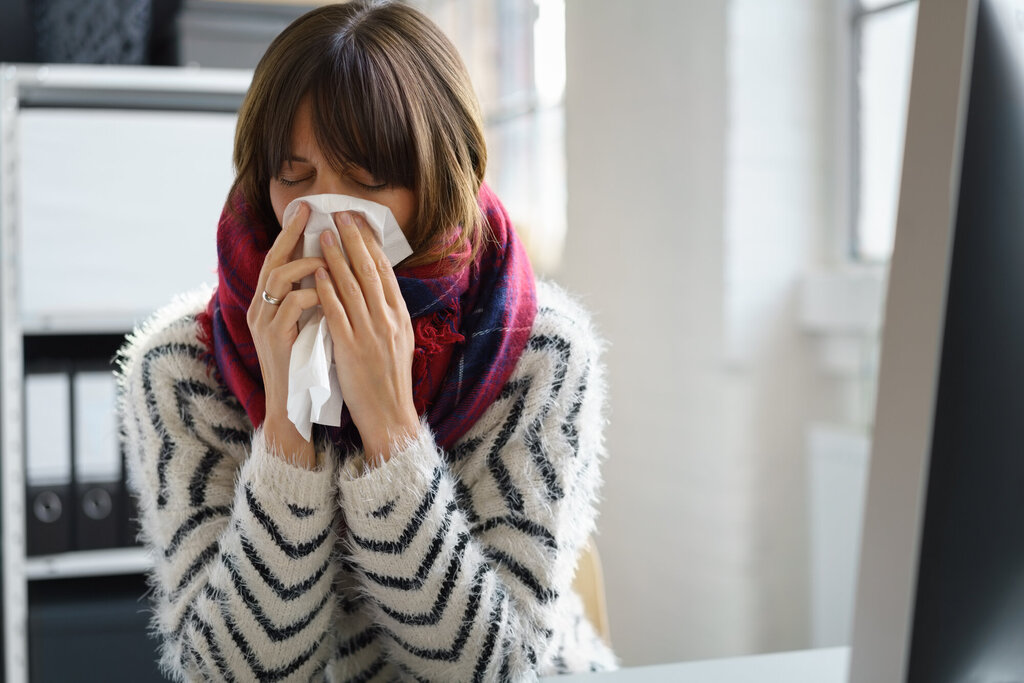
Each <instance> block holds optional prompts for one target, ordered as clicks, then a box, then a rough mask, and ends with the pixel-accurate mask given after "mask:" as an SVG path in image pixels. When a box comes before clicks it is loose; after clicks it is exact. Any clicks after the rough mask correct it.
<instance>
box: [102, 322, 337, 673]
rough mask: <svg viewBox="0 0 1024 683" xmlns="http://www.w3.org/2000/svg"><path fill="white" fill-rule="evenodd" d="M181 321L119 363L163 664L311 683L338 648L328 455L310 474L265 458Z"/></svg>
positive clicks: (159, 329) (148, 336) (138, 344)
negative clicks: (333, 627) (333, 625)
mask: <svg viewBox="0 0 1024 683" xmlns="http://www.w3.org/2000/svg"><path fill="white" fill-rule="evenodd" d="M180 312H181V311H180V310H179V311H171V312H166V311H165V312H164V313H163V314H162V315H158V317H157V319H155V320H154V321H153V322H151V323H150V324H149V325H147V326H146V327H144V328H143V329H142V330H140V331H138V332H136V334H135V335H134V337H133V338H132V339H131V340H130V341H129V344H128V345H127V346H126V348H125V349H124V350H123V351H122V354H121V359H120V360H121V369H120V378H119V379H120V391H121V394H120V413H121V420H122V430H123V438H124V443H125V450H126V457H127V467H128V474H129V482H130V486H131V487H132V490H133V493H134V494H135V495H136V496H137V497H138V500H139V508H140V515H141V520H140V521H141V526H142V537H143V540H144V541H145V543H146V545H147V547H148V548H149V551H150V553H151V555H152V558H153V562H154V568H153V570H152V572H151V575H150V583H151V586H152V591H153V596H152V599H153V601H154V607H155V614H154V619H153V628H154V630H155V631H157V635H158V637H159V638H160V640H161V642H162V645H161V666H162V668H163V670H164V671H165V673H166V674H167V675H169V676H171V677H172V678H174V679H176V680H189V681H192V680H236V681H241V680H257V679H258V680H268V681H269V680H275V681H277V680H302V681H305V680H309V678H310V677H311V675H312V674H313V673H314V672H317V671H319V670H321V669H322V668H323V666H324V662H325V661H326V660H327V659H328V657H329V655H330V648H331V643H330V640H331V639H330V638H329V637H327V636H328V635H329V633H330V625H331V621H332V618H333V611H334V601H333V600H332V599H331V598H332V592H331V583H332V581H333V574H334V571H335V570H334V563H332V562H331V554H332V548H333V545H334V540H335V534H334V530H333V523H332V522H333V518H334V512H335V509H336V503H335V500H336V489H335V485H334V479H335V469H334V467H333V466H332V465H331V464H330V463H331V462H332V461H333V459H329V458H328V459H325V460H327V462H328V464H327V465H325V467H324V469H322V470H320V471H307V470H304V469H301V468H298V467H294V466H292V465H290V464H288V463H286V462H285V461H284V460H282V459H281V458H279V457H277V456H275V455H274V454H273V453H271V452H270V451H269V450H268V446H267V442H266V439H265V438H264V436H263V433H262V431H260V430H258V431H256V432H255V433H253V431H252V427H251V425H250V424H249V422H248V420H247V418H246V417H245V413H244V411H242V410H241V408H240V406H239V405H238V404H237V402H235V401H234V399H233V397H231V396H230V395H229V394H228V393H227V391H226V389H224V388H223V387H222V386H221V385H220V384H219V383H218V382H216V381H215V380H214V379H213V378H212V377H211V376H210V373H209V371H208V368H207V364H206V362H205V361H204V359H203V357H202V354H203V351H204V349H203V348H202V346H201V345H200V344H199V343H198V342H197V341H196V322H195V318H194V315H191V314H186V315H177V314H178V313H180ZM172 313H174V314H173V315H172Z"/></svg>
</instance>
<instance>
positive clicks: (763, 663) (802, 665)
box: [542, 647, 850, 683]
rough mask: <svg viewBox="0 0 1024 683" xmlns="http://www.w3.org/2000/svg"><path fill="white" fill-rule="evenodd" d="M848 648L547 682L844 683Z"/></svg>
mask: <svg viewBox="0 0 1024 683" xmlns="http://www.w3.org/2000/svg"><path fill="white" fill-rule="evenodd" d="M849 665H850V648H848V647H836V648H828V649H823V650H802V651H799V652H783V653H778V654H770V655H753V656H750V657H733V658H729V659H711V660H707V661H700V662H679V663H677V664H660V665H657V666H641V667H633V668H626V669H620V670H618V671H610V672H607V673H596V674H573V675H571V676H555V677H551V678H544V679H542V680H544V681H549V682H550V683H662V682H666V683H667V682H668V681H672V683H846V674H847V669H848V668H849Z"/></svg>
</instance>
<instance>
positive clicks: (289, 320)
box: [270, 289, 320, 330]
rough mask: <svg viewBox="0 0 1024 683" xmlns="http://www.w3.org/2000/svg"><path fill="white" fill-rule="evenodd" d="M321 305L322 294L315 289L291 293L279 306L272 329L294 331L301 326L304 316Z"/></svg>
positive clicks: (297, 290) (298, 290)
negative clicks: (300, 321)
mask: <svg viewBox="0 0 1024 683" xmlns="http://www.w3.org/2000/svg"><path fill="white" fill-rule="evenodd" d="M319 303H320V293H319V292H317V290H315V289H296V290H294V291H292V292H289V293H288V295H287V296H285V297H284V299H283V300H282V301H281V305H280V306H277V307H276V308H277V315H275V316H274V319H273V321H272V322H271V324H270V325H271V327H274V328H277V329H279V330H289V328H291V329H294V328H295V326H296V325H298V324H299V319H300V318H301V317H302V314H303V313H304V312H305V311H307V310H309V309H310V308H314V307H315V306H317V305H319Z"/></svg>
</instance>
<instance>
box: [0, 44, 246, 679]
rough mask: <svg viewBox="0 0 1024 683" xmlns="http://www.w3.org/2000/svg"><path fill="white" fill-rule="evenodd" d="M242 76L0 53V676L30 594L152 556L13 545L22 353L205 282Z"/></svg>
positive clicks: (22, 458) (77, 340)
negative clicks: (44, 551) (15, 59)
mask: <svg viewBox="0 0 1024 683" xmlns="http://www.w3.org/2000/svg"><path fill="white" fill-rule="evenodd" d="M250 79H251V72H249V71H245V70H215V69H194V68H163V67H95V66H72V65H60V66H56V65H54V66H37V65H31V66H28V65H16V64H0V526H2V538H3V546H2V548H0V558H2V559H0V579H2V591H0V597H2V602H0V611H2V617H3V641H2V642H3V660H4V665H3V666H4V669H3V676H2V678H3V680H6V681H9V682H10V683H23V682H26V681H28V680H29V675H30V670H29V669H30V661H32V657H30V652H29V648H30V644H29V632H30V628H29V623H30V618H32V615H33V603H32V598H31V597H30V596H31V595H32V594H39V593H41V592H44V591H41V590H38V589H41V588H43V587H45V586H54V587H59V588H55V589H54V590H51V591H49V592H48V593H47V596H48V597H47V600H48V601H49V602H47V603H46V604H45V605H43V606H41V607H40V610H43V608H45V610H50V612H49V613H50V614H52V613H56V612H54V610H57V612H59V610H60V609H64V607H62V605H63V604H65V603H61V602H60V600H65V602H66V605H74V604H76V603H75V600H77V598H78V597H82V596H81V593H82V592H83V591H84V590H85V589H83V588H81V586H84V585H87V584H86V583H83V582H88V581H104V582H106V584H105V585H116V584H117V581H118V580H119V579H118V577H124V578H125V580H127V578H128V577H137V576H138V575H140V574H142V573H144V572H145V571H146V570H147V569H148V568H149V567H150V566H151V564H152V563H151V559H150V557H149V555H148V554H147V551H146V550H145V549H143V548H140V547H124V548H109V549H102V550H82V551H72V552H61V553H56V554H50V555H41V556H33V557H27V556H26V545H27V543H26V541H27V539H26V508H25V505H26V452H27V450H26V438H25V437H26V434H25V424H26V422H25V421H26V411H25V407H26V406H25V399H24V396H25V377H26V374H25V373H26V365H27V364H29V365H30V364H31V363H32V359H33V357H34V356H37V355H39V354H40V353H44V354H46V355H47V357H49V358H53V357H56V358H58V359H60V358H66V359H67V358H71V357H73V356H75V355H76V354H79V355H81V354H85V355H88V350H87V349H86V350H83V342H82V340H83V339H105V340H107V341H109V340H110V339H111V338H114V339H116V338H117V337H118V336H119V335H123V334H125V333H126V332H128V331H130V330H131V329H132V328H133V327H134V326H135V325H136V324H137V323H138V322H140V321H141V320H142V319H143V318H145V317H146V316H147V315H148V314H149V313H150V312H152V311H153V310H154V309H155V308H157V307H158V306H160V305H163V304H164V303H166V302H168V301H170V299H171V298H172V296H173V294H175V293H177V292H180V291H183V290H186V289H190V288H192V287H194V286H196V285H198V284H200V283H202V282H204V281H209V280H210V279H211V278H212V272H213V266H215V264H216V261H215V255H214V253H213V248H214V239H213V237H214V229H215V226H216V221H217V217H218V216H219V212H220V205H221V204H222V203H223V200H224V197H225V196H226V191H227V187H228V185H229V184H230V179H231V169H230V148H231V137H232V135H233V128H234V114H235V112H236V111H237V109H238V106H239V104H240V103H241V99H242V97H243V96H244V94H245V91H246V89H247V88H248V85H249V81H250ZM154 131H159V133H158V134H154ZM132 155H134V157H133V156H132ZM154 160H157V161H156V163H154ZM55 193H56V194H55ZM58 200H59V201H58ZM154 206H159V207H160V211H153V210H152V208H153V207H154ZM62 212H63V213H62ZM140 224H142V225H144V226H145V228H146V229H145V230H140V229H139V226H140ZM55 245H59V248H55ZM200 247H202V248H205V249H206V250H207V251H205V252H204V251H203V249H201V248H200ZM153 253H159V254H160V258H158V259H154V258H152V257H151V255H152V254H153ZM86 346H87V344H86ZM108 358H109V357H108ZM111 409H113V407H111ZM133 581H135V580H134V579H133ZM111 582H112V583H111ZM131 585H132V586H134V583H131ZM30 588H31V590H30ZM75 591H78V593H77V594H76V593H75ZM53 596H58V597H56V598H55V597H53ZM68 609H72V607H68ZM37 616H38V615H37ZM35 621H36V622H38V621H39V618H35Z"/></svg>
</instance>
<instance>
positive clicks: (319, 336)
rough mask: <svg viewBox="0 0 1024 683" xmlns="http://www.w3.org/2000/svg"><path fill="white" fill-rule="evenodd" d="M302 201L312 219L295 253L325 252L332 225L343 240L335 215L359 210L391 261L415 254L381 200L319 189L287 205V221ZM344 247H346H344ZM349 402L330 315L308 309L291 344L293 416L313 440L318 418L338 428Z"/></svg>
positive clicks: (308, 283) (290, 402)
mask: <svg viewBox="0 0 1024 683" xmlns="http://www.w3.org/2000/svg"><path fill="white" fill-rule="evenodd" d="M300 204H306V205H308V206H309V209H310V213H309V219H308V220H307V221H306V229H305V232H304V234H303V239H302V245H301V251H300V249H299V247H296V254H295V256H296V257H299V256H318V257H319V256H323V250H321V249H320V233H322V232H323V231H324V230H330V231H331V232H333V233H334V237H335V240H336V242H337V244H341V240H340V238H339V236H338V228H337V227H336V226H335V225H334V219H333V218H332V215H333V214H335V213H337V212H339V211H358V212H359V213H361V214H362V215H363V216H364V217H365V218H366V222H367V223H369V224H370V227H371V228H373V230H374V231H375V232H376V234H377V239H378V241H379V242H380V244H381V246H382V247H383V248H384V254H385V255H386V256H387V257H388V260H389V261H391V263H392V264H395V263H398V262H399V261H401V260H403V259H405V258H406V257H407V256H409V255H410V254H412V247H410V246H409V243H408V242H407V241H406V239H405V234H404V233H403V232H402V230H401V228H400V227H399V226H398V223H397V222H396V221H395V217H394V216H393V215H392V214H391V210H390V209H389V208H388V207H386V206H384V205H382V204H377V203H376V202H371V201H367V200H365V199H359V198H357V197H349V196H347V195H343V194H316V195H310V196H308V197H299V198H298V199H296V200H294V201H292V202H291V203H290V204H288V206H287V207H286V208H285V210H284V217H283V218H284V223H285V224H287V223H288V221H289V220H290V219H291V217H292V216H293V215H294V214H295V212H296V211H298V210H299V205H300ZM343 249H344V247H343ZM301 286H302V287H304V288H305V287H312V288H315V287H316V281H315V280H314V279H313V276H309V277H307V278H304V279H303V280H302V285H301ZM342 405H344V401H343V399H342V396H341V387H340V386H339V385H338V373H337V370H336V369H335V365H334V344H333V342H332V341H331V333H330V331H329V330H328V329H327V320H326V318H324V314H323V311H321V310H320V308H319V307H318V308H316V309H315V310H309V311H306V312H305V313H304V314H303V316H302V318H301V319H300V320H299V336H298V338H297V339H296V340H295V344H294V345H292V355H291V361H290V363H289V366H288V419H290V420H291V421H292V423H293V424H294V425H295V427H296V429H298V430H299V433H300V434H302V437H303V438H304V439H306V441H309V440H310V436H311V434H312V429H313V423H314V422H315V423H316V424H321V425H327V426H329V427H337V426H338V425H339V424H341V407H342Z"/></svg>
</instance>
